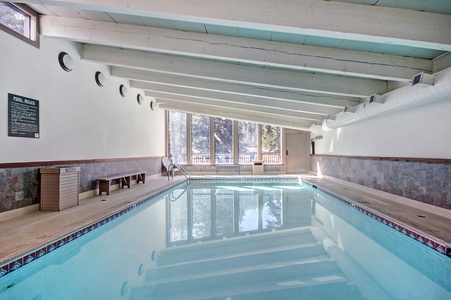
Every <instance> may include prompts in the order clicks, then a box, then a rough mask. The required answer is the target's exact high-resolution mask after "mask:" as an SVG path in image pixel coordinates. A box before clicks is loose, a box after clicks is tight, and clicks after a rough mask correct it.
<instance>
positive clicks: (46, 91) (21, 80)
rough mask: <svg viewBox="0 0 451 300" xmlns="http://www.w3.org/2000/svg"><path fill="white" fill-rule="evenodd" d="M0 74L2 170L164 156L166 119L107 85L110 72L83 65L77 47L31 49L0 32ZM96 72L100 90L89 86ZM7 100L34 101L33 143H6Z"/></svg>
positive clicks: (45, 41) (47, 43) (115, 83)
mask: <svg viewBox="0 0 451 300" xmlns="http://www.w3.org/2000/svg"><path fill="white" fill-rule="evenodd" d="M61 51H65V52H67V53H69V54H70V55H71V56H72V58H73V59H74V69H73V70H72V71H71V72H65V71H63V69H61V67H60V66H59V63H58V54H59V53H60V52H61ZM0 70H1V72H0V119H1V120H2V121H1V122H0V162H23V161H48V160H75V159H101V158H125V157H142V156H160V155H164V153H165V150H164V149H165V147H164V143H165V139H164V111H163V110H161V109H158V108H155V111H151V110H150V107H149V105H150V98H145V101H144V103H143V104H142V105H138V103H137V101H136V97H137V94H138V93H141V94H143V95H144V92H143V91H140V90H135V89H130V87H129V82H127V81H125V80H122V79H119V78H115V77H111V76H110V71H109V69H108V67H106V66H104V65H99V64H94V63H90V62H85V61H82V60H81V59H80V50H79V47H78V45H77V44H74V43H72V42H68V41H62V40H56V39H50V38H42V37H41V47H40V49H37V48H35V47H33V46H30V45H28V44H27V43H25V42H22V41H20V40H18V39H16V38H14V37H12V36H10V35H8V34H7V33H5V32H3V31H0ZM97 71H101V72H102V73H103V74H105V75H106V77H107V83H106V84H105V86H104V87H99V86H97V84H96V82H95V79H94V76H95V73H96V72H97ZM120 84H124V85H125V86H127V88H128V91H129V92H128V94H127V96H126V98H122V97H121V95H120V94H119V85H120ZM8 93H12V94H16V95H20V96H24V97H27V98H32V99H36V100H39V112H40V116H39V117H40V138H39V139H32V138H19V137H8V121H7V120H8Z"/></svg>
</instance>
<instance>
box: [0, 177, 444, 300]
mask: <svg viewBox="0 0 451 300" xmlns="http://www.w3.org/2000/svg"><path fill="white" fill-rule="evenodd" d="M384 223H385V222H384V221H381V220H378V219H377V218H375V217H374V216H373V217H370V216H368V212H367V211H364V210H362V209H360V208H357V209H356V207H354V206H353V205H350V203H348V202H347V201H346V200H343V199H339V198H337V197H336V196H333V195H329V194H327V193H326V192H323V191H320V190H319V189H317V188H316V187H314V186H311V185H309V184H306V183H298V182H297V180H290V179H285V180H283V179H278V180H269V179H267V180H259V181H250V180H216V181H212V180H205V181H202V180H193V181H192V182H191V183H190V184H188V183H183V184H181V185H178V186H177V187H176V188H173V189H171V190H169V191H167V192H165V193H163V194H160V195H158V196H156V197H154V198H152V199H147V200H146V201H143V202H142V203H137V204H134V205H132V206H130V207H129V208H126V209H124V210H123V211H121V212H118V213H116V214H113V215H111V216H107V218H105V219H103V220H101V221H99V222H98V223H96V224H92V225H90V226H88V227H86V228H82V229H80V230H79V231H77V232H74V233H72V234H71V235H70V236H68V237H67V238H65V239H64V240H60V241H58V242H56V243H59V244H58V245H56V244H51V245H47V246H46V247H44V248H41V249H37V250H36V251H35V252H33V253H30V254H29V255H26V256H24V257H23V261H22V264H21V265H20V266H19V265H18V264H20V263H17V262H15V263H17V265H15V263H11V265H10V266H9V267H11V268H12V269H14V268H17V269H16V270H15V271H13V272H10V273H7V274H5V273H3V274H2V273H1V267H0V299H1V300H3V299H36V300H37V299H46V300H47V299H184V300H185V299H226V300H234V299H340V300H341V299H377V300H380V299H409V300H412V299H422V300H423V299H451V284H450V283H451V258H449V257H447V256H446V255H444V254H443V253H440V251H438V250H437V249H434V248H436V247H435V246H434V247H431V246H428V245H426V244H424V243H420V242H418V240H417V239H413V238H411V237H410V236H409V235H407V234H405V233H403V232H401V230H399V228H397V229H395V227H397V226H398V225H397V224H384ZM62 244H64V245H63V246H62ZM22 265H24V266H22Z"/></svg>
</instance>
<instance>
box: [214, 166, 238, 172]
mask: <svg viewBox="0 0 451 300" xmlns="http://www.w3.org/2000/svg"><path fill="white" fill-rule="evenodd" d="M220 170H222V171H229V172H233V171H235V172H236V171H238V174H241V166H240V165H216V174H218V172H219V171H220Z"/></svg>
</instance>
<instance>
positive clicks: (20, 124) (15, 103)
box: [8, 93, 39, 139]
mask: <svg viewBox="0 0 451 300" xmlns="http://www.w3.org/2000/svg"><path fill="white" fill-rule="evenodd" d="M8 136H17V137H27V138H35V139H38V138H39V101H38V100H34V99H30V98H26V97H23V96H18V95H14V94H9V93H8Z"/></svg>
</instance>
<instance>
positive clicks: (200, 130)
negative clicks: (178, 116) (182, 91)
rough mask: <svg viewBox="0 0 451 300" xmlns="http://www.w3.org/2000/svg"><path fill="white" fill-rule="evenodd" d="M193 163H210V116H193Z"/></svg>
mask: <svg viewBox="0 0 451 300" xmlns="http://www.w3.org/2000/svg"><path fill="white" fill-rule="evenodd" d="M191 131H192V134H191V149H192V150H191V163H193V164H209V163H210V117H207V116H201V115H192V116H191Z"/></svg>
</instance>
